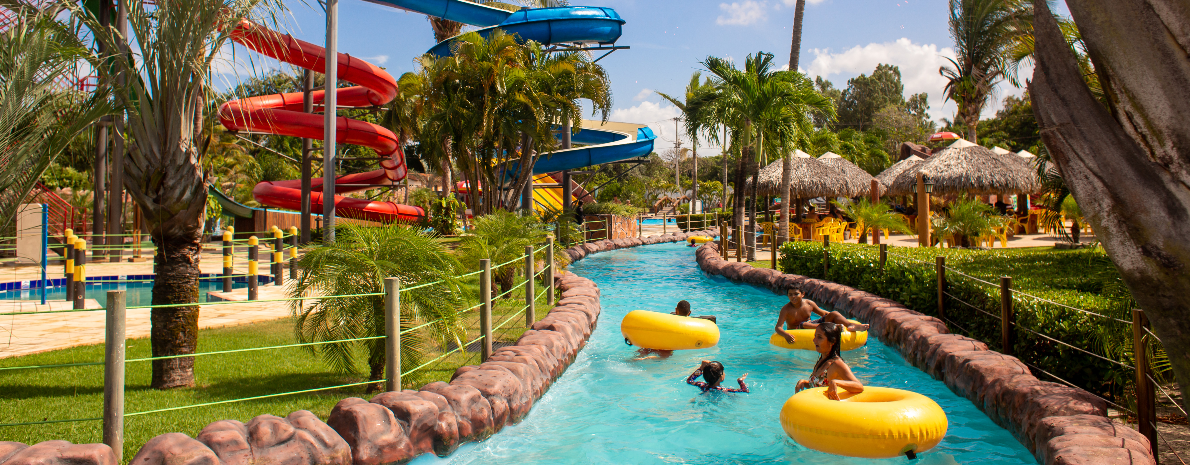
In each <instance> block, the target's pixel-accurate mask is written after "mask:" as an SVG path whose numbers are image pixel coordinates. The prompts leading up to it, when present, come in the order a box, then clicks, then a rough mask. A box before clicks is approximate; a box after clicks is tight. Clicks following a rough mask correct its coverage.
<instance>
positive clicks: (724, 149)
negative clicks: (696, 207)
mask: <svg viewBox="0 0 1190 465" xmlns="http://www.w3.org/2000/svg"><path fill="white" fill-rule="evenodd" d="M723 144H726V146H724V147H721V148H720V149H721V153H720V154H719V156H721V157H723V195H722V197H723V200H722V201H720V202H719V208H723V209H726V208H727V160H728V158H729V157H728V154H729V153H731V152H729V151H728V148H729V147H731V144H728V143H727V126H726V125H724V126H723Z"/></svg>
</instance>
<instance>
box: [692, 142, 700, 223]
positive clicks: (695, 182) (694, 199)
mask: <svg viewBox="0 0 1190 465" xmlns="http://www.w3.org/2000/svg"><path fill="white" fill-rule="evenodd" d="M690 188H691V189H693V190H692V192H693V193H692V194H690V196H691V200H690V214H691V215H693V214H695V213H701V212H698V211H695V207H697V206H698V145H697V144H695V145H694V174H693V175H692V176H691V179H690ZM691 220H693V219H691Z"/></svg>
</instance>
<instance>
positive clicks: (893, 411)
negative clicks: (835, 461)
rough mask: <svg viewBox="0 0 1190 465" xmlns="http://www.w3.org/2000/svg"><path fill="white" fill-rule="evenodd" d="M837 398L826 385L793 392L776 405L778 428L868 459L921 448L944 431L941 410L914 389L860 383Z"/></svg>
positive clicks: (824, 448)
mask: <svg viewBox="0 0 1190 465" xmlns="http://www.w3.org/2000/svg"><path fill="white" fill-rule="evenodd" d="M839 398H840V399H842V400H841V401H836V400H831V399H829V398H827V397H826V388H812V389H807V390H805V391H802V392H799V393H797V394H794V395H793V396H792V397H790V398H789V400H787V401H785V405H784V406H783V407H781V428H782V429H784V430H785V434H788V435H789V437H790V438H793V440H794V441H797V443H798V444H801V445H802V446H805V447H808V448H810V449H814V450H816V451H820V452H826V453H828V454H835V455H843V456H848V457H864V458H872V459H883V458H892V457H898V456H903V455H905V453H906V452H910V451H912V452H913V453H914V454H920V453H922V452H925V451H927V450H930V449H932V448H934V446H937V445H938V443H939V442H942V438H943V437H944V436H946V427H947V421H946V412H943V411H942V407H939V406H938V403H937V402H934V401H933V400H932V399H930V398H929V397H926V396H923V395H921V394H918V393H916V392H909V391H902V390H900V389H891V388H882V387H871V386H867V387H864V392H861V393H859V394H854V395H853V394H851V393H849V392H847V391H844V390H842V389H840V390H839Z"/></svg>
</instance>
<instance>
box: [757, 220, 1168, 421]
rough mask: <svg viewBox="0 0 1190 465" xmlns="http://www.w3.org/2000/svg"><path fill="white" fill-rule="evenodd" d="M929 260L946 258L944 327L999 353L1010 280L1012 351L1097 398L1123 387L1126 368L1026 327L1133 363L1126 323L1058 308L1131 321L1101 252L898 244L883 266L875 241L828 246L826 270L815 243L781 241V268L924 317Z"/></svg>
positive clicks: (933, 278) (932, 310)
mask: <svg viewBox="0 0 1190 465" xmlns="http://www.w3.org/2000/svg"><path fill="white" fill-rule="evenodd" d="M936 256H944V257H946V265H947V268H949V269H950V270H952V271H950V272H948V273H947V276H946V278H947V288H946V293H947V294H949V296H948V297H947V298H946V301H945V302H944V305H945V311H946V319H947V320H948V326H950V328H951V330H952V331H954V332H956V333H961V334H965V335H968V336H971V337H973V338H976V339H980V340H983V341H986V342H988V344H989V345H990V346H992V347H993V348H996V349H1002V348H1001V347H999V344H1000V340H1001V338H1000V316H999V315H1000V288H999V283H1000V279H999V278H1000V277H1001V276H1011V277H1012V278H1013V281H1012V288H1013V291H1014V292H1013V309H1014V315H1015V320H1016V321H1015V323H1016V325H1017V330H1016V339H1015V342H1014V345H1013V354H1014V355H1016V356H1018V357H1020V358H1021V360H1023V361H1024V362H1026V363H1028V364H1030V365H1033V366H1035V367H1040V368H1041V369H1043V370H1045V371H1048V372H1050V373H1053V374H1055V375H1057V376H1060V377H1062V378H1063V379H1065V380H1067V381H1070V382H1072V383H1074V384H1076V385H1078V386H1081V387H1083V388H1085V389H1088V390H1090V391H1092V392H1096V393H1099V394H1101V395H1115V396H1117V397H1118V398H1120V397H1119V396H1120V395H1121V394H1123V393H1124V392H1125V391H1126V390H1128V389H1130V385H1131V384H1132V382H1133V381H1132V378H1133V377H1134V373H1133V371H1132V370H1129V369H1126V368H1124V367H1120V366H1118V365H1115V364H1112V363H1109V362H1106V361H1103V360H1101V359H1098V358H1094V357H1091V356H1089V355H1086V354H1084V353H1081V352H1079V351H1077V350H1074V349H1071V348H1069V347H1065V346H1063V345H1061V344H1058V343H1055V342H1052V341H1049V340H1047V339H1045V338H1043V337H1040V336H1037V335H1034V334H1031V333H1030V332H1029V331H1027V330H1032V331H1036V332H1039V333H1042V334H1045V335H1047V336H1049V337H1051V338H1054V339H1057V340H1060V341H1064V342H1066V343H1068V344H1071V345H1073V346H1075V347H1079V348H1082V349H1085V350H1089V351H1092V352H1095V353H1098V354H1099V355H1102V356H1104V357H1107V358H1110V359H1113V360H1116V361H1119V362H1122V363H1128V364H1131V363H1132V358H1133V357H1132V353H1131V337H1132V334H1131V328H1130V327H1129V325H1127V324H1124V323H1120V322H1117V321H1113V320H1110V319H1105V318H1102V317H1098V316H1093V315H1089V314H1086V313H1083V312H1080V311H1077V310H1071V309H1069V308H1065V307H1063V306H1062V305H1066V306H1070V307H1074V308H1077V309H1084V310H1088V311H1091V312H1095V313H1099V314H1102V315H1106V316H1108V317H1112V318H1118V319H1120V320H1126V321H1127V320H1131V315H1130V313H1131V309H1132V308H1134V307H1135V305H1136V304H1135V302H1134V301H1133V299H1132V296H1131V294H1129V292H1128V290H1127V288H1126V287H1124V286H1123V283H1122V280H1121V278H1120V276H1119V273H1118V272H1117V271H1116V269H1115V268H1114V266H1113V265H1112V263H1111V261H1110V260H1109V259H1108V258H1107V256H1106V255H1105V254H1104V253H1103V252H1102V251H1099V250H1079V251H1062V250H1053V249H1045V250H1036V249H1000V250H990V251H988V250H959V249H935V248H927V249H918V248H896V249H892V250H889V252H888V259H887V262H886V263H885V266H884V271H883V272H881V270H880V252H879V248H878V247H877V246H869V245H857V244H831V247H830V262H829V264H830V267H829V269H828V270H826V271H825V273H824V271H823V259H824V254H823V245H822V244H821V243H817V242H789V243H786V244H784V245H783V246H782V247H781V256H780V264H781V269H782V270H783V271H784V272H786V273H793V274H800V275H804V276H810V277H814V278H821V279H827V280H830V281H835V282H838V283H841V284H846V285H848V286H852V287H855V288H858V289H862V290H865V291H868V292H871V293H874V294H878V295H880V296H883V297H886V298H889V299H892V300H896V301H898V302H901V303H902V304H904V305H905V306H907V307H909V308H912V309H914V310H917V311H920V312H922V313H925V314H927V315H933V316H939V315H938V314H937V313H938V311H937V309H938V301H937V299H938V286H937V274H936V273H935V257H936ZM956 271H957V272H956ZM959 272H961V273H964V274H966V275H969V276H970V277H966V276H962V275H960V274H959ZM977 279H978V280H982V281H984V282H980V281H977ZM1026 294H1027V295H1026ZM1042 299H1044V300H1042ZM1050 302H1054V303H1050ZM1055 303H1057V304H1061V305H1056V304H1055ZM973 307H974V308H973ZM985 312H986V313H985ZM1154 355H1155V361H1154V366H1155V369H1156V370H1158V371H1159V372H1162V371H1165V370H1164V369H1163V367H1164V366H1165V360H1166V354H1165V353H1164V351H1162V350H1161V349H1160V348H1159V347H1158V348H1156V349H1155V350H1154ZM1037 374H1038V375H1039V376H1041V377H1045V375H1044V374H1042V373H1037ZM1159 374H1164V373H1159ZM1125 397H1126V396H1125ZM1125 401H1126V400H1121V401H1120V402H1121V403H1123V402H1125Z"/></svg>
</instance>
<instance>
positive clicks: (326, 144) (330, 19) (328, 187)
mask: <svg viewBox="0 0 1190 465" xmlns="http://www.w3.org/2000/svg"><path fill="white" fill-rule="evenodd" d="M338 41H339V0H326V47H325V48H326V55H325V56H326V84H324V86H323V88H324V89H326V91H325V92H324V95H325V98H324V99H323V105H324V107H325V110H323V115H324V119H323V121H324V123H325V128H326V129H325V136H324V137H323V139H322V141H323V143H322V160H323V161H322V242H323V243H324V244H333V243H334V242H335V154H336V153H337V152H336V151H337V147H336V144H335V143H336V142H337V141H338V139H337V138H338V134H337V131H336V130H337V129H338V127H337V126H338V118H337V116H338V111H337V110H338V108H339V99H338V92H337V89H338V87H339V43H338Z"/></svg>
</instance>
